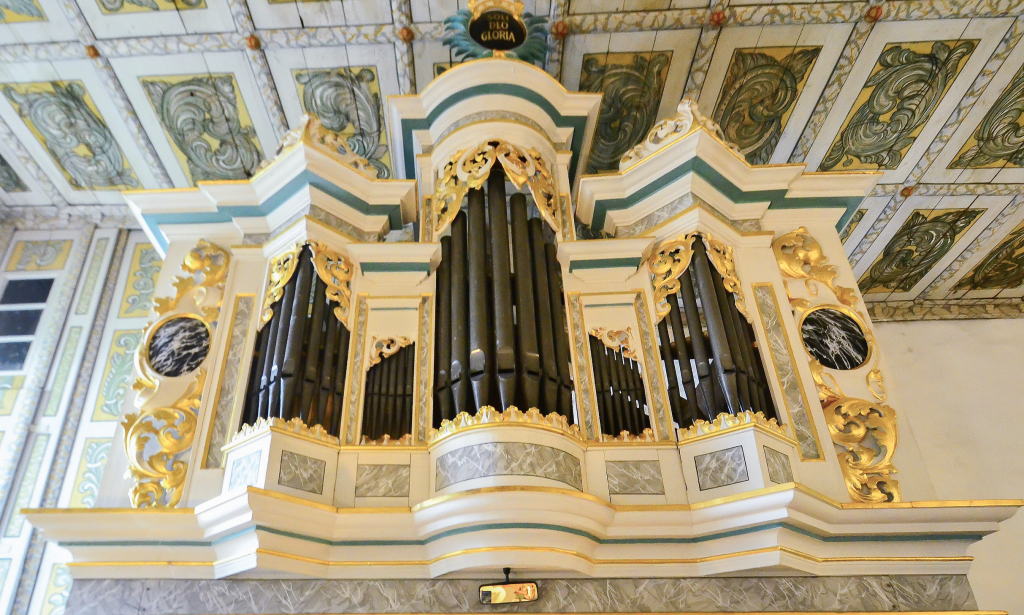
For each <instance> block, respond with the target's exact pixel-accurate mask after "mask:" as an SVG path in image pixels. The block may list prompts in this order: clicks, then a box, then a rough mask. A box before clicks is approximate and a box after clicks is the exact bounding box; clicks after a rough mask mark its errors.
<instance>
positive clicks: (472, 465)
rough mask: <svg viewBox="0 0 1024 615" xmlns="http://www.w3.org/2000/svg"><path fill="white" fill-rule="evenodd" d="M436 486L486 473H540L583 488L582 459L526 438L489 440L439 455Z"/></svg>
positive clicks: (449, 484)
mask: <svg viewBox="0 0 1024 615" xmlns="http://www.w3.org/2000/svg"><path fill="white" fill-rule="evenodd" d="M436 471H437V474H436V477H435V487H434V488H435V489H444V488H445V487H449V486H451V485H454V484H455V483H458V482H461V481H464V480H470V479H473V478H482V477H485V476H539V477H541V478H550V479H551V480H557V481H559V482H562V483H565V484H566V485H569V486H570V487H572V488H574V489H578V490H579V491H583V472H582V469H581V468H580V460H579V459H577V458H575V457H573V456H572V455H570V454H569V453H566V452H565V451H560V450H558V449H557V448H552V447H550V446H541V445H539V444H526V443H522V442H487V443H485V444H474V445H473V446H466V447H463V448H459V449H455V450H454V451H451V452H450V453H445V454H444V455H441V456H440V457H438V459H437V470H436Z"/></svg>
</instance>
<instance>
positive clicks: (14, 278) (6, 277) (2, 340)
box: [0, 270, 61, 377]
mask: <svg viewBox="0 0 1024 615" xmlns="http://www.w3.org/2000/svg"><path fill="white" fill-rule="evenodd" d="M60 273H61V271H60V270H58V271H54V272H37V271H10V272H4V273H3V276H2V279H0V312H28V311H32V312H36V313H37V316H36V320H35V324H34V325H33V327H32V333H31V334H21V335H4V334H3V333H0V346H2V345H4V344H17V343H24V342H28V344H29V345H28V348H27V349H26V350H25V354H24V356H23V357H22V359H21V365H20V366H18V367H17V368H10V369H4V367H3V363H2V362H0V377H3V376H23V375H25V373H26V371H27V370H26V369H25V366H26V365H31V364H32V358H33V355H32V352H33V350H35V348H36V344H35V343H34V342H35V340H36V336H37V334H38V332H39V325H40V324H41V323H42V322H43V317H44V316H45V315H46V307H47V302H48V301H49V299H50V296H51V295H52V294H53V289H54V287H55V286H56V282H57V277H58V274H60ZM25 280H50V287H49V289H48V290H47V291H46V298H45V299H44V300H43V301H42V302H32V303H13V302H11V303H6V302H4V301H3V299H5V298H6V297H5V295H6V293H7V289H8V287H9V286H10V284H11V282H19V281H25ZM0 361H2V359H0Z"/></svg>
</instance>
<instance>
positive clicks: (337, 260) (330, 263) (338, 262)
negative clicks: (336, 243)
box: [309, 240, 355, 323]
mask: <svg viewBox="0 0 1024 615" xmlns="http://www.w3.org/2000/svg"><path fill="white" fill-rule="evenodd" d="M309 247H310V249H312V250H313V266H314V267H316V274H317V275H318V276H320V279H321V280H323V281H324V284H326V285H327V298H328V299H330V300H332V301H336V302H337V303H338V307H336V308H334V315H335V317H337V319H338V320H339V321H340V322H342V323H347V322H348V314H349V308H350V306H351V303H352V288H351V286H350V283H351V281H352V275H353V274H354V273H355V270H354V268H353V266H352V262H351V261H349V260H348V259H347V258H345V257H344V256H342V255H341V254H340V253H338V252H336V251H334V250H331V249H330V248H328V247H327V244H325V243H323V242H321V241H314V240H310V241H309Z"/></svg>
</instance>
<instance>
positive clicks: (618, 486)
mask: <svg viewBox="0 0 1024 615" xmlns="http://www.w3.org/2000/svg"><path fill="white" fill-rule="evenodd" d="M605 474H606V475H607V476H608V493H610V494H611V495H664V494H665V484H664V483H663V482H662V480H661V463H659V462H658V461H609V462H607V463H606V464H605Z"/></svg>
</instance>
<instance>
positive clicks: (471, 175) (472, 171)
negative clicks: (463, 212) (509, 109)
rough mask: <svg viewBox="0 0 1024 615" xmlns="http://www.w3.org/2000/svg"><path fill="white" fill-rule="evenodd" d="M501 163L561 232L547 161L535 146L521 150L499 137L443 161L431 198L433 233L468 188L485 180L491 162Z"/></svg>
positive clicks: (453, 211)
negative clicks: (526, 188) (444, 162)
mask: <svg viewBox="0 0 1024 615" xmlns="http://www.w3.org/2000/svg"><path fill="white" fill-rule="evenodd" d="M496 162H497V163H499V164H501V166H502V168H503V169H504V170H505V175H506V176H507V177H508V179H509V181H511V182H512V184H513V185H514V186H515V187H516V188H522V187H523V186H524V185H526V186H527V187H528V188H529V190H530V194H532V195H533V200H534V201H535V202H536V203H537V209H538V210H540V213H541V216H542V217H543V218H544V220H545V221H546V222H547V223H548V224H549V225H551V228H552V229H553V230H554V231H555V233H556V234H560V233H561V229H562V214H561V204H560V203H559V199H558V194H557V193H556V191H555V181H554V178H553V177H552V175H551V171H550V169H548V165H547V163H545V162H544V159H543V158H542V157H541V155H540V152H538V151H537V150H536V149H533V148H530V149H524V148H521V147H518V146H516V145H512V144H511V143H507V142H505V141H502V140H500V139H492V140H490V141H485V142H484V143H481V144H480V145H478V146H477V147H475V148H468V149H464V150H461V151H459V152H457V153H456V154H455V155H454V156H452V158H451V160H449V161H448V163H447V164H445V166H444V169H443V170H442V173H441V177H440V178H439V179H438V180H437V182H436V184H435V186H434V196H433V197H432V198H431V204H432V207H433V216H434V235H435V236H437V235H439V234H440V233H443V232H444V230H445V229H446V228H448V226H449V225H450V224H451V223H452V220H454V219H455V216H456V214H458V213H459V208H460V207H461V206H462V199H463V198H464V197H465V196H466V193H467V192H469V190H470V189H472V188H480V187H482V186H483V185H484V184H485V183H487V177H488V175H490V172H491V168H492V167H494V163H496Z"/></svg>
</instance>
